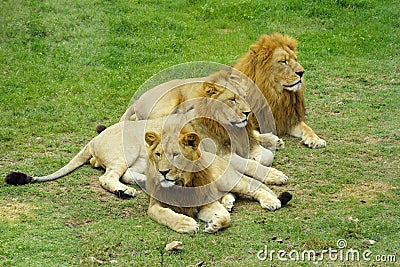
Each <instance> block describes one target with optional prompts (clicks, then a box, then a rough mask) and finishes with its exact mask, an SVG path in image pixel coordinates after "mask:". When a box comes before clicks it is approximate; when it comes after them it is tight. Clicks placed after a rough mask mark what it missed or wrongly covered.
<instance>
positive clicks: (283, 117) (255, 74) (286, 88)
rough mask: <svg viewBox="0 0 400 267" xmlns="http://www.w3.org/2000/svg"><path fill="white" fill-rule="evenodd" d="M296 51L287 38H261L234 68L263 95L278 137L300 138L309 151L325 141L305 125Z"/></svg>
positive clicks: (300, 76) (320, 145)
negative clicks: (252, 82)
mask: <svg viewBox="0 0 400 267" xmlns="http://www.w3.org/2000/svg"><path fill="white" fill-rule="evenodd" d="M296 49H297V41H296V40H295V39H293V38H292V37H290V36H286V35H282V34H279V33H274V34H271V35H262V36H261V38H260V39H259V40H258V41H257V42H256V43H255V44H253V45H251V46H250V50H249V51H248V52H247V53H246V54H245V55H244V56H242V57H241V58H240V59H239V60H238V61H237V64H236V65H234V68H235V69H237V70H239V71H241V72H243V73H244V74H245V75H247V76H248V77H249V78H250V79H251V80H253V81H254V82H255V84H256V85H257V86H258V88H259V89H260V90H261V91H262V93H263V94H264V96H265V98H266V99H267V101H268V104H269V106H270V108H271V110H272V113H273V115H274V119H275V125H276V129H277V132H278V135H282V134H289V135H292V136H294V137H300V138H301V139H302V142H303V143H304V144H305V145H307V146H308V147H310V148H321V147H325V146H326V142H325V140H323V139H321V138H319V137H318V136H317V135H316V134H315V133H314V131H313V130H312V129H311V128H310V127H309V126H308V125H307V124H306V123H305V122H304V120H305V107H304V96H303V92H304V89H305V84H304V77H303V74H304V68H303V67H302V66H301V65H300V64H299V62H298V61H297V56H296ZM250 93H251V92H250Z"/></svg>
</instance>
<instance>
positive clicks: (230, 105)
mask: <svg viewBox="0 0 400 267" xmlns="http://www.w3.org/2000/svg"><path fill="white" fill-rule="evenodd" d="M203 89H204V91H205V92H206V95H208V97H209V98H211V99H212V100H216V101H209V102H208V104H207V107H206V108H207V109H208V110H209V111H211V112H213V117H212V118H213V119H215V120H216V121H218V122H219V123H221V124H224V125H233V126H235V127H238V128H243V127H245V126H246V125H247V121H248V118H249V115H250V112H251V109H250V106H249V104H248V103H247V102H246V101H245V100H244V96H245V93H244V91H242V90H241V91H239V90H240V89H233V88H232V89H227V88H225V87H222V86H219V85H217V84H214V83H209V82H205V83H204V85H203Z"/></svg>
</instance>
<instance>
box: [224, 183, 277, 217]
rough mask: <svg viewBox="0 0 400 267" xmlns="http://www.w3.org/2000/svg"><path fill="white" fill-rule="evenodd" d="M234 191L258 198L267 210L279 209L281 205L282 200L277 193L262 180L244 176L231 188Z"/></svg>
mask: <svg viewBox="0 0 400 267" xmlns="http://www.w3.org/2000/svg"><path fill="white" fill-rule="evenodd" d="M231 191H232V192H235V193H238V194H241V195H244V196H247V197H250V198H252V199H256V200H257V201H258V202H260V204H261V207H262V208H263V209H267V210H272V211H273V210H277V209H279V208H280V207H281V206H282V205H281V201H280V200H279V199H278V198H277V196H276V195H275V193H274V192H273V191H272V190H271V189H269V188H268V187H267V186H266V185H264V184H262V183H261V182H260V181H257V180H255V179H252V178H250V177H248V176H243V177H241V178H240V180H239V181H238V182H237V183H236V184H235V186H234V187H233V188H232V189H231Z"/></svg>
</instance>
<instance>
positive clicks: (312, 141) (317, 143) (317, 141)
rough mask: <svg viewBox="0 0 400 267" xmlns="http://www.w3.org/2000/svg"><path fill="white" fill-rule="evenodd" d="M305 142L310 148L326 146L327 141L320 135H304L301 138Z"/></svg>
mask: <svg viewBox="0 0 400 267" xmlns="http://www.w3.org/2000/svg"><path fill="white" fill-rule="evenodd" d="M301 142H302V143H303V144H305V145H306V146H308V147H309V148H322V147H326V141H325V140H324V139H321V138H319V137H318V136H312V137H310V136H303V139H302V140H301Z"/></svg>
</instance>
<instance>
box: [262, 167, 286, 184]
mask: <svg viewBox="0 0 400 267" xmlns="http://www.w3.org/2000/svg"><path fill="white" fill-rule="evenodd" d="M288 179H289V178H288V177H287V176H286V175H285V174H284V173H283V172H281V171H278V170H277V169H275V168H270V170H269V172H268V175H267V177H266V179H265V183H266V184H272V185H283V184H286V183H287V181H288Z"/></svg>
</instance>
